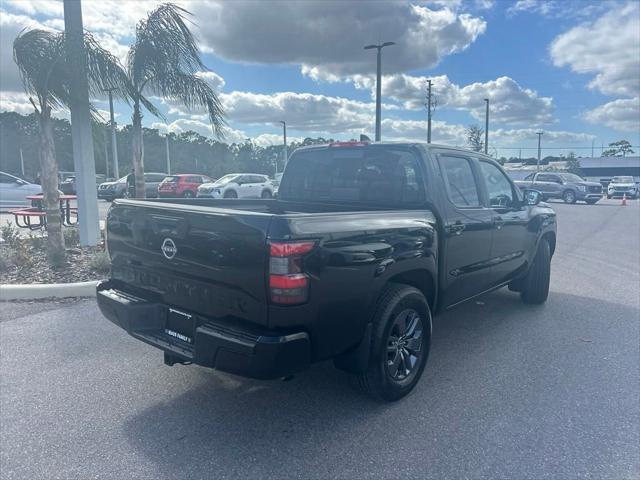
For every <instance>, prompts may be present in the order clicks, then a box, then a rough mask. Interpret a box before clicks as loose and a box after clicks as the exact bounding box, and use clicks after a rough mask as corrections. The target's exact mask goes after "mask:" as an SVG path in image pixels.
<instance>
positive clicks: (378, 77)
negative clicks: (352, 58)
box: [364, 42, 395, 142]
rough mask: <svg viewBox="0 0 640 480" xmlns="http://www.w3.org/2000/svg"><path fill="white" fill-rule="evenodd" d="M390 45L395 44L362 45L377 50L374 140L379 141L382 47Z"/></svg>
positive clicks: (393, 43) (367, 48) (366, 48)
mask: <svg viewBox="0 0 640 480" xmlns="http://www.w3.org/2000/svg"><path fill="white" fill-rule="evenodd" d="M391 45H395V42H385V43H383V44H381V45H367V46H366V47H364V49H365V50H371V49H372V48H375V49H377V50H378V63H377V75H376V142H379V141H380V137H381V123H382V120H381V116H382V49H383V48H384V47H389V46H391Z"/></svg>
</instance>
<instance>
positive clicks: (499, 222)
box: [493, 217, 504, 230]
mask: <svg viewBox="0 0 640 480" xmlns="http://www.w3.org/2000/svg"><path fill="white" fill-rule="evenodd" d="M493 224H494V225H495V226H496V229H498V230H500V229H501V228H502V226H503V225H504V219H503V218H502V217H496V218H494V219H493Z"/></svg>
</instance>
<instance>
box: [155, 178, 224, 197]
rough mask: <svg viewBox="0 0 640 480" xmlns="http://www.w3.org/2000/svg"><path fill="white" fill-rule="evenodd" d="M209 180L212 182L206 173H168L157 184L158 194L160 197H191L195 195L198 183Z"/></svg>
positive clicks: (208, 181)
mask: <svg viewBox="0 0 640 480" xmlns="http://www.w3.org/2000/svg"><path fill="white" fill-rule="evenodd" d="M210 182H213V179H211V178H209V177H207V176H206V175H197V174H191V173H182V174H180V175H169V176H168V177H166V178H165V179H164V180H162V182H160V185H158V196H159V197H160V198H175V197H184V198H193V197H195V196H196V192H197V191H198V187H199V186H200V185H202V184H203V183H210Z"/></svg>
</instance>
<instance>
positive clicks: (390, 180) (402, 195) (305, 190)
mask: <svg viewBox="0 0 640 480" xmlns="http://www.w3.org/2000/svg"><path fill="white" fill-rule="evenodd" d="M279 195H280V198H282V199H287V200H294V201H301V200H302V201H309V200H311V201H314V200H315V201H327V202H336V201H347V202H367V203H381V204H416V203H418V202H419V201H420V200H422V199H424V188H423V182H422V177H421V174H420V171H419V168H418V162H417V158H416V156H415V155H414V154H413V153H412V151H411V150H410V149H408V148H402V147H395V146H388V145H383V146H374V145H371V146H367V147H349V148H344V147H326V148H320V149H312V150H302V151H299V152H296V153H294V154H293V155H292V157H291V158H290V160H289V163H288V164H287V168H286V170H285V172H284V176H283V177H282V181H281V182H280V188H279Z"/></svg>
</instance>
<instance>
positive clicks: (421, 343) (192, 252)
mask: <svg viewBox="0 0 640 480" xmlns="http://www.w3.org/2000/svg"><path fill="white" fill-rule="evenodd" d="M539 202H540V193H539V192H537V191H535V190H525V191H524V192H522V191H520V189H518V188H517V187H516V186H515V184H514V183H513V182H512V181H511V180H510V179H509V177H508V176H507V175H506V174H505V173H504V171H503V170H502V168H501V167H500V165H498V164H497V163H496V162H494V161H493V160H492V159H490V158H489V157H487V156H484V155H482V154H479V153H474V152H469V151H466V150H461V149H457V148H450V147H444V146H437V145H433V144H431V145H423V144H414V143H405V144H396V143H372V144H369V143H365V142H339V143H332V144H329V145H322V146H310V147H305V148H300V149H298V150H296V151H295V152H294V153H293V154H292V155H291V157H290V160H289V162H288V164H287V167H286V169H285V172H284V175H283V178H282V182H281V184H280V186H279V194H278V198H276V199H255V200H242V199H239V200H228V199H177V200H173V201H171V203H168V202H167V201H166V200H162V199H160V200H129V199H125V200H117V201H116V202H115V203H114V204H113V206H112V207H111V209H110V210H109V214H108V217H107V241H108V251H109V254H110V256H111V261H112V274H111V278H110V279H109V280H107V281H104V282H102V283H101V284H99V285H98V287H97V300H98V304H99V306H100V309H101V311H102V313H103V314H104V315H105V316H106V317H107V318H108V319H109V320H111V321H112V322H113V323H115V324H116V325H118V326H119V327H121V328H123V329H124V330H126V331H127V332H128V333H129V334H130V335H132V336H133V337H135V338H137V339H139V340H141V341H143V342H146V343H148V344H150V345H153V346H154V347H157V348H159V349H160V350H162V351H163V352H164V361H165V363H166V364H167V365H174V364H176V363H178V364H189V363H195V364H198V365H203V366H207V367H213V368H216V369H219V370H221V371H225V372H230V373H234V374H237V375H242V376H246V377H252V378H262V379H268V378H281V377H286V376H289V375H291V374H293V373H296V372H299V371H301V370H303V369H305V368H306V367H308V366H309V365H310V364H311V363H313V362H318V361H321V360H325V359H333V361H334V364H335V365H336V366H337V367H338V368H340V369H343V370H346V371H348V372H350V373H352V374H353V375H354V379H355V380H356V382H355V383H356V384H357V385H359V386H360V387H361V388H363V389H364V390H365V391H366V392H368V393H370V394H372V395H373V396H375V397H377V398H381V399H384V400H387V401H391V400H397V399H399V398H401V397H403V396H405V395H406V394H408V393H409V392H410V391H411V390H412V389H413V388H414V386H415V385H416V383H417V382H418V380H419V379H420V376H421V375H422V372H423V369H424V368H425V364H426V362H427V357H428V354H429V348H430V342H431V330H432V315H434V314H435V313H437V312H440V311H443V310H445V309H450V308H452V307H454V306H456V305H458V304H460V303H461V302H464V301H466V300H469V299H471V298H474V297H476V296H478V295H481V294H483V293H485V292H488V291H491V290H494V289H497V288H500V287H503V286H509V288H510V289H511V290H513V291H516V292H519V294H520V296H521V298H522V300H523V301H524V303H527V304H540V303H543V302H544V301H545V300H546V299H547V295H548V291H549V278H550V268H551V258H552V256H553V253H554V250H555V246H556V215H555V213H554V211H553V210H552V209H551V208H550V207H549V206H548V205H546V204H540V203H539ZM478 321H482V320H481V319H479V320H478ZM497 348H499V346H498V347H497Z"/></svg>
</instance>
